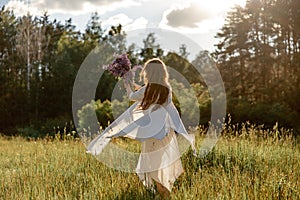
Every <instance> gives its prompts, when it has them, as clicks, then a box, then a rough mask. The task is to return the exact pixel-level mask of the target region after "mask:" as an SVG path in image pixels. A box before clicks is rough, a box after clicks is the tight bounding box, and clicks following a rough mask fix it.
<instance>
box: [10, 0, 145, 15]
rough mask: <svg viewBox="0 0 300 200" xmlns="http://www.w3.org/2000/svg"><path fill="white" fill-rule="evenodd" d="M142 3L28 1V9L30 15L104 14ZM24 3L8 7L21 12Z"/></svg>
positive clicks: (137, 0) (16, 0)
mask: <svg viewBox="0 0 300 200" xmlns="http://www.w3.org/2000/svg"><path fill="white" fill-rule="evenodd" d="M143 1H146V0H29V2H30V4H29V6H28V7H29V11H30V13H34V12H36V11H39V12H40V13H41V12H45V11H47V12H48V13H49V14H53V13H60V14H71V15H81V14H87V13H91V12H95V11H97V12H98V13H99V14H104V13H106V12H109V11H113V10H117V9H120V8H126V7H131V6H137V5H140V4H141V3H142V2H143ZM25 2H27V1H25ZM25 2H24V1H20V0H11V1H9V3H8V5H9V4H10V5H13V8H14V10H22V9H23V7H24V5H25ZM10 7H11V6H10ZM34 14H36V13H34Z"/></svg>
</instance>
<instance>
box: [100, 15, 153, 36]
mask: <svg viewBox="0 0 300 200" xmlns="http://www.w3.org/2000/svg"><path fill="white" fill-rule="evenodd" d="M119 24H121V25H122V26H123V30H124V31H125V32H128V31H132V30H136V29H142V28H146V27H147V24H148V20H146V19H145V18H144V17H139V18H137V19H131V18H129V17H128V16H127V15H125V14H124V13H120V14H117V15H114V16H111V17H109V18H108V19H106V20H103V21H102V25H103V26H104V27H110V26H117V25H119Z"/></svg>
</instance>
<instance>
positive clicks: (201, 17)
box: [159, 0, 246, 33]
mask: <svg viewBox="0 0 300 200" xmlns="http://www.w3.org/2000/svg"><path fill="white" fill-rule="evenodd" d="M245 2H246V0H209V1H204V0H198V1H195V0H194V1H190V2H189V3H185V4H184V5H179V4H174V5H172V6H171V8H169V9H167V10H165V12H164V14H163V18H162V20H161V22H160V24H159V27H160V28H164V29H169V30H173V31H179V32H183V33H207V32H210V31H215V30H217V29H219V28H221V27H222V25H223V24H224V22H225V21H224V19H225V15H226V13H227V12H228V11H229V10H230V9H231V8H232V7H233V6H234V5H241V6H244V5H245Z"/></svg>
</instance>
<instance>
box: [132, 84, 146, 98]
mask: <svg viewBox="0 0 300 200" xmlns="http://www.w3.org/2000/svg"><path fill="white" fill-rule="evenodd" d="M145 90H146V86H144V87H142V88H140V89H139V90H137V91H135V92H131V93H130V94H129V96H128V98H129V99H130V100H131V101H142V100H143V98H144V93H145Z"/></svg>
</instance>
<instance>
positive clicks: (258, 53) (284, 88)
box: [0, 0, 300, 135]
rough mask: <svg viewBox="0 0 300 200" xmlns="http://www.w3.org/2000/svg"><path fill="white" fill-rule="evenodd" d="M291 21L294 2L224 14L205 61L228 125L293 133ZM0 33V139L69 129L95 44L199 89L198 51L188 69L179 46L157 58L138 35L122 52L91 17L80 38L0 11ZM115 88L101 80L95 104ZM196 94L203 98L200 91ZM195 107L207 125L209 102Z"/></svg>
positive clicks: (294, 23) (117, 34)
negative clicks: (156, 65)
mask: <svg viewBox="0 0 300 200" xmlns="http://www.w3.org/2000/svg"><path fill="white" fill-rule="evenodd" d="M299 15H300V3H299V1H297V0H261V1H260V0H249V1H248V2H247V5H246V7H235V8H234V9H233V10H232V11H231V12H230V13H228V16H227V19H226V24H224V26H223V28H222V29H221V30H220V31H219V33H218V34H217V35H216V37H217V38H219V41H220V42H219V43H218V44H216V50H215V51H214V52H211V55H212V57H213V58H214V59H215V61H216V63H217V66H218V68H219V70H220V72H221V75H222V78H223V80H224V84H225V87H226V93H227V99H228V100H229V101H228V113H231V115H232V119H233V120H234V121H236V122H244V121H247V120H249V121H251V122H255V123H259V124H261V123H264V124H266V125H267V126H268V125H269V126H272V125H273V124H274V123H275V122H276V121H279V124H280V125H282V126H286V127H292V128H299V126H298V124H299V113H300V107H299V104H298V98H299V97H300V90H299V89H300V88H299V87H300V83H299V67H300V66H299V65H300V43H299V42H300V38H299V35H300V23H299V20H300V16H299ZM0 27H1V29H0V82H1V85H0V108H1V111H2V112H1V115H0V132H3V133H5V134H15V133H18V132H22V131H23V132H24V134H25V135H26V134H33V132H34V131H36V133H35V134H36V135H39V134H46V133H49V132H53V131H59V130H61V129H62V128H63V127H67V128H69V129H70V130H72V129H74V127H73V123H72V105H71V103H72V88H73V84H74V80H75V77H76V74H77V71H78V69H79V67H80V65H81V63H82V62H83V61H84V59H85V57H86V56H87V55H88V54H89V53H90V52H91V51H92V50H93V49H94V48H95V47H96V46H97V45H99V44H105V45H108V46H110V47H111V48H112V49H113V50H114V52H116V53H121V52H127V54H128V55H129V58H130V60H131V62H132V64H133V65H134V64H142V63H144V61H145V60H147V59H149V58H152V57H160V58H161V59H163V60H164V61H165V62H166V64H167V65H168V66H171V67H173V68H174V69H176V70H177V71H179V72H180V73H181V74H183V75H184V76H185V77H186V78H187V79H188V81H189V82H190V83H192V84H195V85H196V86H195V87H193V88H197V87H199V86H197V84H198V85H199V83H200V85H202V86H203V87H206V86H205V83H204V82H203V79H202V77H201V76H199V75H198V73H196V72H197V71H196V69H195V68H194V67H193V63H195V62H197V59H201V56H203V54H204V53H205V52H199V54H198V56H196V58H195V60H193V61H191V62H189V61H188V58H187V57H188V54H189V53H188V52H187V47H186V46H185V45H184V44H182V46H180V47H178V48H179V50H178V52H164V51H163V50H162V49H161V48H160V45H159V44H158V43H157V42H156V38H155V34H154V33H150V34H149V35H147V36H145V38H144V39H143V43H144V46H143V47H142V48H141V49H138V48H137V47H136V46H135V44H132V45H130V46H129V47H127V46H126V33H125V32H124V30H123V28H122V25H121V24H120V25H118V26H112V27H109V28H107V29H104V28H103V27H102V26H101V19H100V16H99V15H98V14H97V13H93V14H92V15H91V18H90V20H89V21H88V23H87V25H86V28H85V30H84V31H77V30H76V26H75V25H73V23H72V19H68V20H66V21H65V22H64V23H62V22H60V21H57V20H53V21H51V20H50V19H49V15H47V14H46V13H45V14H44V15H43V16H39V17H33V16H30V15H26V16H22V17H16V16H15V15H14V13H13V11H9V10H6V9H5V8H4V7H2V9H1V10H0ZM206 53H207V52H206ZM116 82H117V80H116V79H115V78H113V77H112V76H111V75H110V74H108V73H104V74H103V76H102V81H101V82H100V83H99V85H98V87H97V92H96V99H99V100H100V102H105V101H106V100H109V101H110V96H111V92H112V90H113V88H114V86H115V84H116ZM199 91H201V93H203V94H205V96H207V90H204V89H201V90H199ZM198 95H199V97H200V96H201V94H198ZM202 96H203V95H202ZM207 98H209V96H207ZM198 99H199V98H198ZM200 99H201V98H200ZM201 101H205V102H206V103H205V107H203V106H202V107H201V115H202V116H206V118H205V120H203V121H201V123H207V120H209V115H210V113H209V112H210V111H209V110H210V103H209V102H208V101H209V100H204V99H202V100H201ZM200 104H201V102H200Z"/></svg>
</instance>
